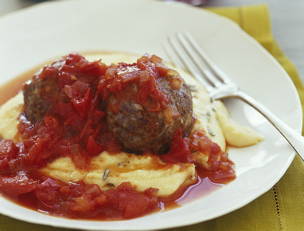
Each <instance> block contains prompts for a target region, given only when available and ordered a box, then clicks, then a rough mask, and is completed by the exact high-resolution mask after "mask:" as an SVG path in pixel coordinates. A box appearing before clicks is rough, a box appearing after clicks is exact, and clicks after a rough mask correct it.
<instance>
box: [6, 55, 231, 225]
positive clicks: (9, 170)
mask: <svg viewBox="0 0 304 231" xmlns="http://www.w3.org/2000/svg"><path fill="white" fill-rule="evenodd" d="M130 70H132V71H131V72H130ZM170 71H172V70H170V69H168V68H166V67H165V66H164V65H163V64H162V63H161V59H160V58H159V57H157V56H151V57H148V56H144V57H142V58H140V59H139V60H138V61H137V63H134V64H124V63H120V64H118V65H112V66H106V65H105V64H103V63H101V62H99V61H96V62H89V61H87V60H86V59H85V58H84V57H82V56H80V55H77V54H71V55H68V56H66V57H65V58H63V59H62V60H60V61H57V62H54V63H53V64H51V65H47V66H45V67H44V68H43V69H42V70H41V71H40V72H38V73H37V74H35V75H34V77H33V78H34V79H35V78H36V79H47V78H53V79H56V81H58V82H57V84H58V88H57V89H56V94H52V95H51V96H50V95H48V93H47V90H46V93H45V95H42V97H45V99H44V100H45V101H46V102H48V104H49V105H51V106H50V107H49V108H48V109H47V112H46V114H45V115H44V116H43V118H42V119H41V120H39V121H37V122H35V123H34V122H30V121H29V120H27V118H26V117H25V115H24V113H22V114H21V115H20V118H19V126H18V135H19V136H20V137H21V140H22V142H18V143H14V142H13V141H11V140H5V139H1V137H0V192H1V193H2V194H3V195H5V196H6V197H8V198H10V199H12V200H14V201H16V202H18V203H19V204H21V205H24V206H26V207H29V208H32V209H35V210H38V211H43V212H47V213H48V214H52V215H57V216H64V217H70V218H82V219H98V220H117V219H130V218H134V217H139V216H143V215H145V214H148V213H151V212H154V211H158V210H160V209H162V208H164V207H165V208H168V207H170V206H171V207H172V206H174V205H175V201H176V200H177V199H178V198H180V197H181V196H182V195H183V194H184V192H185V191H186V190H187V187H181V188H180V189H179V190H178V191H177V192H176V193H174V195H171V196H169V197H166V198H160V197H158V196H157V194H156V193H157V190H158V189H155V188H150V189H147V190H146V191H144V192H138V191H137V190H136V188H135V187H133V186H132V185H131V184H130V183H128V182H125V183H122V184H121V185H119V186H118V187H116V188H113V189H110V190H107V191H103V190H101V189H100V188H99V186H97V185H94V184H85V183H83V182H77V183H65V182H61V181H59V180H56V179H52V178H50V177H47V176H44V175H41V174H40V173H39V169H40V168H41V167H44V166H45V165H46V164H48V163H50V162H51V161H53V160H54V159H56V158H58V157H61V156H69V157H71V159H72V160H73V162H74V164H75V165H76V167H77V168H81V169H86V168H87V166H88V163H89V162H90V160H91V158H92V157H94V156H96V155H97V154H99V153H101V152H102V151H108V152H110V153H113V154H115V153H118V152H121V151H123V150H122V148H121V146H120V145H119V143H118V142H117V141H116V140H115V138H114V136H113V135H112V134H111V133H110V132H109V131H108V129H107V124H106V119H105V112H104V105H103V101H105V100H106V99H107V98H108V97H109V95H110V94H116V95H118V96H119V94H120V92H121V91H123V90H124V89H125V88H126V87H127V86H128V85H129V84H130V83H136V84H137V85H138V86H140V87H139V89H140V90H139V91H138V94H137V95H136V101H137V102H138V103H140V104H143V105H145V106H146V107H148V108H149V110H150V111H158V110H162V109H164V108H166V105H167V103H168V100H167V98H166V95H164V94H163V93H162V92H160V91H158V89H157V86H156V79H157V78H164V77H168V78H169V77H172V76H171V75H170ZM172 82H173V83H174V84H175V85H176V79H172ZM16 84H17V85H18V86H20V82H18V83H16ZM15 88H16V87H15ZM15 88H14V89H15ZM113 110H115V108H114V109H113ZM195 152H203V153H205V154H206V155H208V157H209V158H208V168H207V169H203V168H200V167H197V172H198V175H199V181H200V182H202V179H205V178H208V179H209V180H210V181H212V182H214V183H227V182H229V181H231V180H233V179H234V178H235V174H234V171H233V163H232V162H231V161H230V160H229V159H228V156H227V154H226V153H223V152H222V151H221V150H220V147H219V146H218V145H217V144H215V143H214V142H212V141H211V140H210V139H209V138H208V137H207V136H205V135H204V133H203V132H199V131H198V132H193V133H192V134H191V135H189V136H188V137H182V131H176V134H175V136H174V138H173V142H172V145H171V148H170V150H169V152H168V153H166V154H164V155H161V156H160V158H161V159H162V160H163V161H164V162H167V163H177V164H178V163H194V164H197V163H196V161H195V158H194V153H195Z"/></svg>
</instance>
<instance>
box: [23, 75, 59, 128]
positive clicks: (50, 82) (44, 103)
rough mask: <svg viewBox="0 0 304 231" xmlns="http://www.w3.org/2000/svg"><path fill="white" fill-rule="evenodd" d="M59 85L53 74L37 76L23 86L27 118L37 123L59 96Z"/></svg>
mask: <svg viewBox="0 0 304 231" xmlns="http://www.w3.org/2000/svg"><path fill="white" fill-rule="evenodd" d="M58 93H59V87H58V84H57V80H56V78H53V77H52V76H50V77H47V78H43V79H42V78H39V77H38V76H35V77H34V78H33V79H32V80H31V81H30V82H28V83H27V84H25V86H24V88H23V96H24V113H25V116H26V118H27V119H28V120H29V121H31V122H32V123H35V122H37V121H40V120H41V119H42V118H43V116H44V115H45V113H46V112H47V110H48V109H49V108H50V106H51V105H52V104H53V102H54V101H55V98H56V97H57V96H58Z"/></svg>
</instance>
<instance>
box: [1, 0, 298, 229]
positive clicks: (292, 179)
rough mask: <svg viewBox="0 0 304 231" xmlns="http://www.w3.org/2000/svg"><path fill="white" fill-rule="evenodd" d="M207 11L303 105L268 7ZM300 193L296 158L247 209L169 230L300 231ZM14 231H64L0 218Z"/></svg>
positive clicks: (293, 74) (295, 74)
mask: <svg viewBox="0 0 304 231" xmlns="http://www.w3.org/2000/svg"><path fill="white" fill-rule="evenodd" d="M209 10H211V11H213V12H214V13H217V14H219V15H222V16H225V17H228V18H230V19H232V20H233V21H235V22H236V23H237V24H239V25H240V26H241V28H243V29H244V30H245V31H246V32H247V33H249V34H250V35H251V36H252V37H254V38H255V39H256V40H257V41H258V42H260V43H261V44H262V45H263V46H264V47H265V48H266V49H267V50H268V51H269V52H270V53H271V54H272V55H273V56H274V57H275V58H276V59H277V60H278V61H279V62H280V64H281V65H282V66H283V67H284V68H285V70H286V71H287V72H288V74H289V75H290V78H291V79H292V80H293V82H294V84H295V85H296V87H297V90H298V92H299V95H300V97H301V101H302V105H304V88H303V85H302V83H301V80H300V78H299V75H298V73H297V70H296V68H295V66H294V65H293V64H292V63H291V62H290V61H289V60H288V59H287V57H286V56H284V54H283V53H282V51H281V50H280V48H279V47H278V45H277V43H276V42H275V40H274V39H273V36H272V33H271V25H270V21H269V13H268V9H267V7H266V6H265V5H259V6H249V7H236V8H216V9H214V8H213V9H209ZM303 190H304V164H303V162H302V161H301V160H300V158H299V157H296V158H295V160H294V161H293V163H292V165H291V167H290V168H289V169H288V171H287V173H286V174H285V176H284V177H283V178H282V179H281V180H280V182H279V183H278V184H277V185H276V186H274V187H273V189H271V190H270V191H268V192H267V193H265V194H264V195H263V196H261V197H259V198H258V199H256V200H255V201H253V202H252V203H250V204H249V205H247V206H245V207H243V208H241V209H239V210H237V211H235V212H232V213H230V214H228V215H225V216H222V217H220V218H217V219H214V220H211V221H208V222H204V223H200V224H197V225H192V226H187V227H182V228H176V229H172V231H173V230H176V231H186V230H187V231H303V230H304V192H303ZM0 206H1V205H0ZM54 225H55V224H54ZM15 230H33V231H55V230H56V231H60V230H65V229H58V228H52V227H47V226H41V225H34V224H29V223H25V222H22V221H17V220H15V219H11V218H8V217H6V216H1V215H0V231H15Z"/></svg>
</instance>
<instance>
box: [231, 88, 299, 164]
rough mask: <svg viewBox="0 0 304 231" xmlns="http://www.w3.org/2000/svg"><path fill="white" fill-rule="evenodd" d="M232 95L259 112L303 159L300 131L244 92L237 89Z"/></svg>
mask: <svg viewBox="0 0 304 231" xmlns="http://www.w3.org/2000/svg"><path fill="white" fill-rule="evenodd" d="M234 97H237V98H239V99H241V100H242V101H244V102H245V103H247V104H249V105H250V106H251V107H253V108H254V109H256V110H257V111H258V112H260V113H261V114H262V115H263V116H264V117H265V118H266V119H267V120H268V121H269V122H270V123H271V124H272V125H273V126H274V127H275V128H276V129H277V130H278V131H279V132H280V133H281V134H282V136H283V137H284V138H285V139H286V141H287V142H288V143H289V144H290V145H291V147H292V148H293V149H294V150H295V151H296V152H297V153H298V154H299V155H300V157H301V158H302V160H304V137H303V136H302V135H301V134H300V133H298V132H297V131H295V130H294V129H292V128H290V127H289V126H288V125H287V124H286V123H285V122H283V121H282V120H281V119H279V118H278V117H277V116H276V115H275V114H273V113H272V112H271V111H269V110H268V109H267V108H266V107H265V106H264V105H262V104H261V103H259V102H258V101H256V100H255V99H254V98H252V97H251V96H249V95H247V94H246V93H244V92H242V91H239V92H238V93H237V94H236V95H234Z"/></svg>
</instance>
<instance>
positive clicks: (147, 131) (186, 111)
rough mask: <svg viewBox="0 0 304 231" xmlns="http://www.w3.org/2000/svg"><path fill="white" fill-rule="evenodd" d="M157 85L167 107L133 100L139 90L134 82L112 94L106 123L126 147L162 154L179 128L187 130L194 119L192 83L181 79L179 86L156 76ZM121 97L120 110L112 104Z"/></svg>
mask: <svg viewBox="0 0 304 231" xmlns="http://www.w3.org/2000/svg"><path fill="white" fill-rule="evenodd" d="M157 86H158V89H159V90H160V92H162V93H163V94H164V95H165V96H166V97H167V99H168V105H167V107H166V108H164V109H163V110H160V111H149V110H147V109H146V108H145V107H144V106H143V105H141V104H138V103H137V102H135V100H132V98H134V97H132V94H136V93H137V90H138V89H137V86H136V84H133V85H131V86H128V87H127V88H126V89H124V91H123V93H122V95H120V96H119V98H117V97H115V96H111V97H110V98H109V102H108V107H107V108H108V109H107V124H108V126H109V128H110V130H111V131H112V132H113V134H114V135H115V137H116V139H118V141H119V142H120V143H121V145H122V146H123V147H124V149H125V150H126V151H129V152H135V153H143V152H152V153H157V154H161V153H164V152H166V151H167V150H168V149H169V147H170V144H171V140H172V138H173V136H174V134H175V132H176V131H177V130H178V129H181V130H182V131H183V134H185V135H186V134H188V133H189V132H190V130H191V127H192V123H193V116H192V96H191V92H190V89H189V87H188V86H187V85H186V84H185V83H183V82H182V84H181V86H180V87H179V88H178V89H174V87H172V84H171V82H170V81H169V80H168V79H167V78H159V79H157ZM118 101H119V108H118V111H115V110H114V112H113V109H112V107H113V105H116V104H117V102H118Z"/></svg>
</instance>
